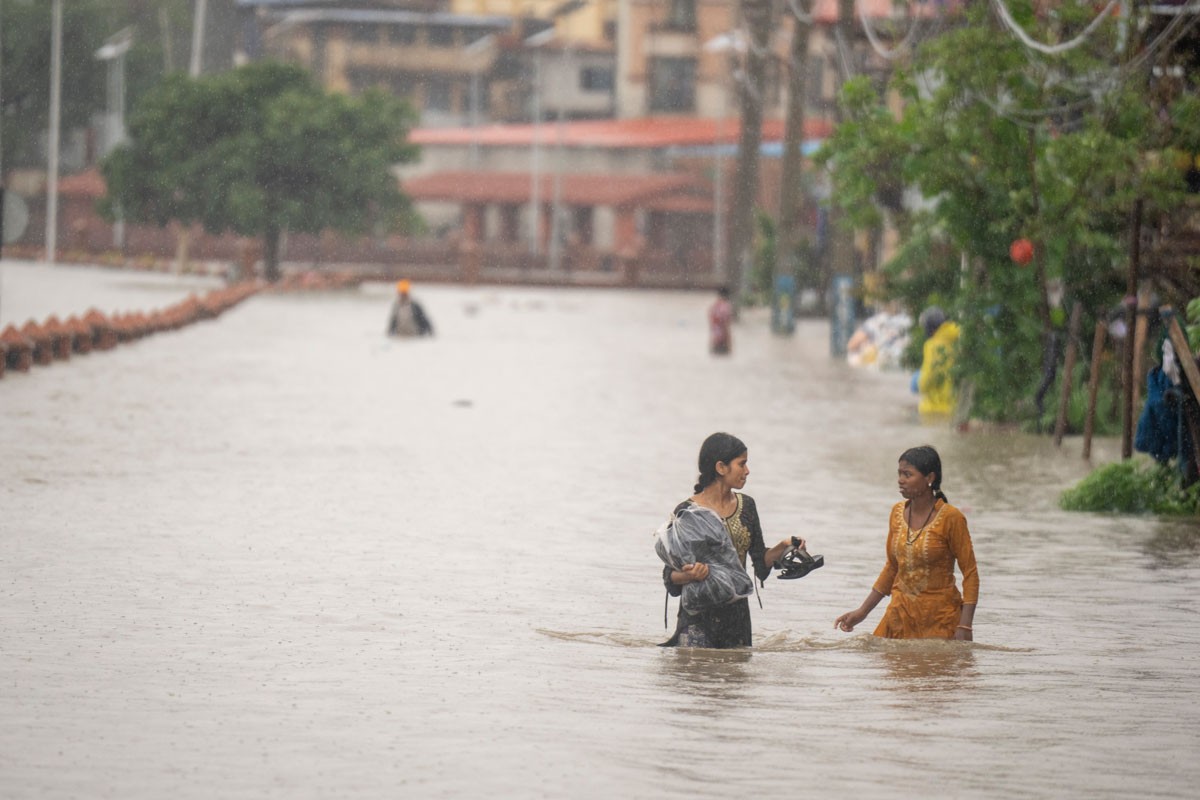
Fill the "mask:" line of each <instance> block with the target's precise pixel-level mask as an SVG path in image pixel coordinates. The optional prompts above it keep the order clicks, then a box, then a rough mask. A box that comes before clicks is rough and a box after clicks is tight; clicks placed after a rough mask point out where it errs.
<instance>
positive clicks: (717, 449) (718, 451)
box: [693, 433, 746, 494]
mask: <svg viewBox="0 0 1200 800" xmlns="http://www.w3.org/2000/svg"><path fill="white" fill-rule="evenodd" d="M745 452H746V445H745V444H743V443H742V440H741V439H739V438H737V437H736V436H734V435H732V434H729V433H714V434H713V435H712V436H709V437H708V438H707V439H705V440H704V444H702V445H700V459H699V460H700V477H699V478H698V479H697V480H696V488H695V489H694V490H693V491H694V493H695V494H700V492H702V491H704V489H705V487H707V486H708V485H709V484H710V483H712V482H713V481H715V480H716V479H717V477H718V476H717V464H718V463H724V464H729V463H731V462H732V461H733V460H734V459H735V458H737V457H738V456H740V455H741V454H742V453H745Z"/></svg>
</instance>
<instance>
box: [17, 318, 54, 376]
mask: <svg viewBox="0 0 1200 800" xmlns="http://www.w3.org/2000/svg"><path fill="white" fill-rule="evenodd" d="M21 333H23V334H25V336H27V337H28V338H29V339H30V340H31V341H32V342H33V363H34V364H37V365H39V366H45V365H46V364H49V363H50V362H51V361H53V360H54V340H53V338H52V337H51V336H50V334H48V333H46V331H44V330H42V326H41V325H38V324H37V323H36V322H34V321H33V320H29V321H28V322H26V323H25V326H24V327H22V328H21Z"/></svg>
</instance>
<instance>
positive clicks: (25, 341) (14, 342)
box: [0, 325, 33, 372]
mask: <svg viewBox="0 0 1200 800" xmlns="http://www.w3.org/2000/svg"><path fill="white" fill-rule="evenodd" d="M0 342H4V346H5V348H6V349H7V351H8V352H7V355H6V356H5V361H6V362H7V364H8V367H9V369H15V370H16V371H18V372H29V368H30V367H32V366H33V341H32V340H31V339H30V338H29V337H28V336H26V335H25V334H23V333H21V332H20V331H19V330H17V329H16V328H14V327H13V326H12V325H9V326H8V327H7V328H5V329H4V333H0Z"/></svg>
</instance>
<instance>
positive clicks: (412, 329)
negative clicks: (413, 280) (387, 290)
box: [387, 280, 433, 336]
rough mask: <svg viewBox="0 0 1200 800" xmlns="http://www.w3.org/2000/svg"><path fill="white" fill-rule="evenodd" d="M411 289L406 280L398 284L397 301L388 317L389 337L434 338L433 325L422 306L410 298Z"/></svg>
mask: <svg viewBox="0 0 1200 800" xmlns="http://www.w3.org/2000/svg"><path fill="white" fill-rule="evenodd" d="M409 288H410V284H409V282H408V281H406V280H402V281H399V282H397V283H396V299H395V300H394V301H392V311H391V313H390V314H389V315H388V328H387V332H388V336H432V335H433V325H432V324H431V323H430V322H429V317H428V316H426V314H425V309H423V308H421V304H420V303H418V302H417V301H416V300H413V299H412V298H411V297H410V296H409V294H408V290H409Z"/></svg>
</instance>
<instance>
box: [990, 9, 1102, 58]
mask: <svg viewBox="0 0 1200 800" xmlns="http://www.w3.org/2000/svg"><path fill="white" fill-rule="evenodd" d="M990 1H991V4H992V8H993V9H995V11H996V13H997V14H998V15H999V17H1000V20H1001V21H1002V22H1003V23H1004V24H1005V26H1006V27H1008V29H1009V30H1011V31H1012V32H1013V34H1014V35H1015V36H1016V37H1017V38H1018V39H1020V40H1021V43H1022V44H1024V45H1025V46H1026V47H1028V48H1029V49H1031V50H1036V51H1038V52H1039V53H1045V54H1046V55H1048V56H1052V55H1057V54H1059V53H1065V52H1067V51H1068V50H1074V49H1075V48H1076V47H1079V46H1080V45H1081V44H1083V43H1084V42H1085V41H1087V39H1088V37H1090V36H1091V35H1092V33H1093V31H1095V30H1096V28H1098V27H1100V24H1101V23H1102V22H1103V21H1104V19H1105V18H1106V17H1107V16H1108V15H1109V14H1110V13H1111V12H1112V10H1113V8H1114V7H1115V6H1116V5H1117V2H1118V0H1108V5H1106V6H1105V7H1104V8H1103V9H1102V10H1101V11H1100V13H1098V14H1097V15H1096V18H1095V19H1093V20H1092V21H1091V22H1090V23H1088V26H1087V27H1086V28H1084V29H1083V31H1081V32H1080V34H1079V35H1078V36H1076V37H1075V38H1074V39H1071V40H1070V41H1066V42H1061V43H1060V44H1055V45H1046V44H1042V43H1041V42H1038V41H1035V40H1034V39H1033V38H1032V37H1031V36H1030V35H1029V34H1028V33H1026V32H1025V29H1024V28H1022V27H1021V26H1020V24H1018V23H1017V21H1016V20H1015V19H1013V17H1012V14H1011V13H1009V10H1008V6H1006V5H1005V4H1004V0H990Z"/></svg>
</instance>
